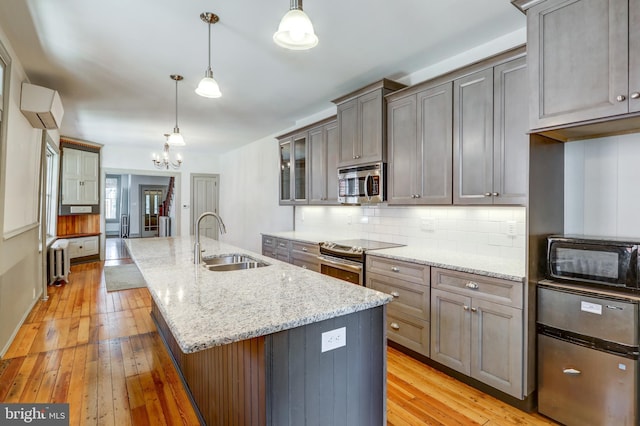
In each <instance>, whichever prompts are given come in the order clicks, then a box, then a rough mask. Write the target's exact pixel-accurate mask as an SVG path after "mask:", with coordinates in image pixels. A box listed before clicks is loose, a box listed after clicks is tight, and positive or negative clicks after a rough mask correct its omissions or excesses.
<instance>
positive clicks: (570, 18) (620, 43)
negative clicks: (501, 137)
mask: <svg viewBox="0 0 640 426" xmlns="http://www.w3.org/2000/svg"><path fill="white" fill-rule="evenodd" d="M630 7H631V14H629V8H630ZM637 9H638V2H637V0H547V1H543V2H539V3H538V4H536V5H535V6H533V7H532V8H531V9H529V10H528V11H527V31H528V34H527V51H528V56H529V69H530V84H531V90H530V94H531V97H530V102H531V107H530V114H531V116H530V125H531V129H540V128H545V127H550V126H560V125H566V124H571V123H576V122H580V121H585V120H591V119H597V118H602V117H610V116H614V115H619V114H624V113H627V112H628V111H629V110H638V108H640V99H638V97H636V98H635V99H629V98H631V97H632V96H631V93H632V92H635V93H638V92H639V91H640V84H638V83H640V81H639V80H638V79H639V77H638V71H640V70H638V69H637V68H636V69H635V70H634V69H631V70H630V68H629V65H634V66H637V65H638V58H637V56H638V55H640V51H639V50H638V49H636V50H631V49H629V47H633V46H635V47H636V48H637V47H638V38H637V37H636V39H635V40H634V39H633V37H631V36H632V35H633V34H635V35H636V36H637V35H638V29H637V26H638V24H639V23H640V22H639V21H638V11H637ZM630 18H631V20H630ZM630 31H631V33H630ZM629 84H633V87H629ZM630 103H632V104H633V106H631V105H630Z"/></svg>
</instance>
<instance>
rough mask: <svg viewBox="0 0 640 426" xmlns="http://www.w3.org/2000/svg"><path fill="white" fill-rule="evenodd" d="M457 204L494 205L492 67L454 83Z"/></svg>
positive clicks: (454, 198)
mask: <svg viewBox="0 0 640 426" xmlns="http://www.w3.org/2000/svg"><path fill="white" fill-rule="evenodd" d="M453 95H454V102H453V129H454V133H453V155H454V157H453V158H454V160H453V174H454V182H455V190H454V193H453V202H454V203H455V204H492V203H493V198H492V196H491V195H492V192H493V69H492V68H489V69H485V70H482V71H478V72H475V73H473V74H470V75H468V76H466V77H463V78H460V79H458V80H455V81H454V82H453Z"/></svg>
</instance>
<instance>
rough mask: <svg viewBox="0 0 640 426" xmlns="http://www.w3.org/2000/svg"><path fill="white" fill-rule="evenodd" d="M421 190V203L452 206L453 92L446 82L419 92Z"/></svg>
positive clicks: (419, 199)
mask: <svg viewBox="0 0 640 426" xmlns="http://www.w3.org/2000/svg"><path fill="white" fill-rule="evenodd" d="M417 98H418V99H417V103H418V105H417V106H418V110H417V113H418V155H417V158H418V161H419V163H420V165H419V167H418V188H417V195H418V196H419V198H418V199H417V200H418V202H419V203H420V204H451V196H452V187H453V185H452V173H451V167H452V161H453V116H452V113H453V89H452V84H451V83H446V84H443V85H440V86H437V87H434V88H431V89H427V90H425V91H424V92H421V93H418V97H417Z"/></svg>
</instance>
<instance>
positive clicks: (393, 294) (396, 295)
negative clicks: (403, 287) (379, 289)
mask: <svg viewBox="0 0 640 426" xmlns="http://www.w3.org/2000/svg"><path fill="white" fill-rule="evenodd" d="M391 295H392V296H393V297H400V293H398V292H397V291H392V292H391Z"/></svg>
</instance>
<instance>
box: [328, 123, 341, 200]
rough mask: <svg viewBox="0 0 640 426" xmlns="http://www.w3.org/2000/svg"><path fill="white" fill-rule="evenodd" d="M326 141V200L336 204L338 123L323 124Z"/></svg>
mask: <svg viewBox="0 0 640 426" xmlns="http://www.w3.org/2000/svg"><path fill="white" fill-rule="evenodd" d="M324 130H325V138H326V143H327V194H326V197H327V198H326V200H325V201H326V202H327V203H330V204H338V162H339V152H338V148H339V141H340V139H339V134H338V123H337V122H336V121H333V122H331V123H327V124H325V126H324Z"/></svg>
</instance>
